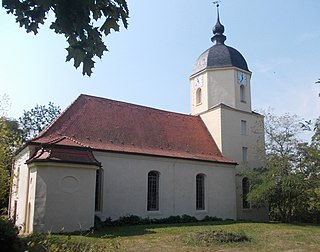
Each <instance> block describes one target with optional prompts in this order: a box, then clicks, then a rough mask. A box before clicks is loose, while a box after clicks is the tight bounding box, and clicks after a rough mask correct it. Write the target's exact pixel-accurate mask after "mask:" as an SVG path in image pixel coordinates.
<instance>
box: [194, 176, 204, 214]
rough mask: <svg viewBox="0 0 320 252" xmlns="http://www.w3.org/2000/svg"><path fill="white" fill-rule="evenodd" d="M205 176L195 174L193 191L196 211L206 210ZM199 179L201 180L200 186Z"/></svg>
mask: <svg viewBox="0 0 320 252" xmlns="http://www.w3.org/2000/svg"><path fill="white" fill-rule="evenodd" d="M206 177H207V176H206V174H204V173H197V174H196V188H195V189H196V191H195V194H196V195H195V196H196V197H195V201H196V202H195V203H196V204H195V206H196V211H205V210H206V206H207V203H206ZM199 178H201V184H199V183H200V180H199Z"/></svg>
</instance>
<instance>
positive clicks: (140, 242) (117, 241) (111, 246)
mask: <svg viewBox="0 0 320 252" xmlns="http://www.w3.org/2000/svg"><path fill="white" fill-rule="evenodd" d="M207 230H224V231H226V232H240V233H242V234H245V235H246V236H247V237H248V238H249V239H250V240H249V241H245V242H238V243H235V242H234V243H222V242H214V243H210V244H205V243H203V242H201V241H195V240H194V239H192V237H194V235H195V234H196V233H199V232H203V231H207ZM28 239H30V238H28ZM46 242H49V244H51V243H53V242H54V243H55V244H65V245H64V246H65V247H70V246H71V245H76V244H77V245H83V246H82V249H81V250H79V251H84V250H85V249H84V248H87V250H86V251H320V226H312V225H292V224H291V225H290V224H276V223H248V222H247V223H246V222H226V221H224V222H206V223H187V224H166V225H156V224H154V225H137V226H119V227H109V228H105V229H103V230H99V231H95V232H93V233H88V234H83V235H71V236H67V235H50V236H49V238H48V239H47V240H46ZM45 246H46V244H45ZM60 246H61V245H60ZM37 247H38V248H37ZM89 248H91V249H92V250H90V249H89ZM29 251H43V250H40V249H39V246H36V247H34V248H32V249H29ZM50 251H51V250H50ZM52 251H54V250H52ZM60 251H69V250H60ZM70 251H71V250H70Z"/></svg>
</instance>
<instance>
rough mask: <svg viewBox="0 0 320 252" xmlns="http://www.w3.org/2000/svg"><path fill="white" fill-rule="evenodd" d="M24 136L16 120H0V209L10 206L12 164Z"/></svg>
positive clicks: (2, 118)
mask: <svg viewBox="0 0 320 252" xmlns="http://www.w3.org/2000/svg"><path fill="white" fill-rule="evenodd" d="M22 135H23V133H22V131H21V130H20V129H19V123H18V122H17V121H16V120H14V119H7V118H5V117H1V118H0V209H4V208H6V207H7V206H8V199H9V188H10V182H11V164H12V159H13V156H14V152H15V151H16V150H17V149H18V148H19V147H21V144H22Z"/></svg>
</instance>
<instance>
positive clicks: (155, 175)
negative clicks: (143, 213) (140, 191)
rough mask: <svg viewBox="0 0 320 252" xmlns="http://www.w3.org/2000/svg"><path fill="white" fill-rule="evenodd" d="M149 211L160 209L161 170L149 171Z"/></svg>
mask: <svg viewBox="0 0 320 252" xmlns="http://www.w3.org/2000/svg"><path fill="white" fill-rule="evenodd" d="M147 210H148V211H158V210H159V172H156V171H151V172H149V173H148V202H147Z"/></svg>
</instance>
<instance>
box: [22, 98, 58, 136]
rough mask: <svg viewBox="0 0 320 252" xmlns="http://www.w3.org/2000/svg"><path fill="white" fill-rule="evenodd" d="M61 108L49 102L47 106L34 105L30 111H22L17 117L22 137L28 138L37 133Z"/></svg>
mask: <svg viewBox="0 0 320 252" xmlns="http://www.w3.org/2000/svg"><path fill="white" fill-rule="evenodd" d="M60 113H61V109H60V107H59V106H55V105H54V104H53V103H52V102H49V104H48V106H47V107H46V106H45V105H36V107H34V108H33V109H31V110H30V111H24V112H23V116H22V117H20V118H19V122H20V127H21V129H22V131H23V133H24V139H25V140H27V139H30V138H33V137H35V136H36V135H38V134H39V133H40V132H41V131H42V130H43V129H44V128H45V127H47V126H48V125H49V124H50V123H51V122H52V121H53V120H54V119H55V118H56V117H57V116H58V115H59V114H60Z"/></svg>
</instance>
